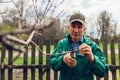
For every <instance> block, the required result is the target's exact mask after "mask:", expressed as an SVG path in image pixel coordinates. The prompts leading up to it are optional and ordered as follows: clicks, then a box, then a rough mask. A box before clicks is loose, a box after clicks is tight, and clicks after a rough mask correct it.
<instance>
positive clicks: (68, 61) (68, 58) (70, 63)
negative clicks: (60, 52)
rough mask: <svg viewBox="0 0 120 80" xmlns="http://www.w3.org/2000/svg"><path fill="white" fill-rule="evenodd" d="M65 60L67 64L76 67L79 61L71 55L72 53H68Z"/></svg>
mask: <svg viewBox="0 0 120 80" xmlns="http://www.w3.org/2000/svg"><path fill="white" fill-rule="evenodd" d="M63 61H64V62H65V64H67V65H68V66H69V67H74V66H76V64H77V61H76V60H75V59H73V58H72V57H71V55H70V53H67V54H66V55H65V56H64V58H63Z"/></svg>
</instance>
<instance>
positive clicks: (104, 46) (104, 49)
mask: <svg viewBox="0 0 120 80" xmlns="http://www.w3.org/2000/svg"><path fill="white" fill-rule="evenodd" d="M107 44H108V43H107V40H104V41H103V52H104V54H105V57H106V62H107V64H108V49H107ZM104 80H109V74H107V75H106V76H105V77H104Z"/></svg>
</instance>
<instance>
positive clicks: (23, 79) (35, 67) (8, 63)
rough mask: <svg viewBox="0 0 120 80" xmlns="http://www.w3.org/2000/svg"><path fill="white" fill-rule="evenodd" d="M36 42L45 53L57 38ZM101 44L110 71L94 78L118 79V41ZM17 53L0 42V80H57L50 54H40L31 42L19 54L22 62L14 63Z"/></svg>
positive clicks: (119, 71)
mask: <svg viewBox="0 0 120 80" xmlns="http://www.w3.org/2000/svg"><path fill="white" fill-rule="evenodd" d="M36 43H37V44H38V45H39V47H40V48H41V49H42V50H45V51H46V53H51V50H52V49H53V48H54V47H53V45H54V46H56V43H57V40H54V41H49V40H37V41H36ZM51 43H52V44H51ZM53 43H54V44H53ZM101 44H102V46H101V45H100V46H101V47H102V49H103V51H104V53H105V56H106V58H107V63H108V64H109V66H110V71H109V74H108V75H106V76H105V77H104V78H102V79H100V78H95V79H96V80H120V41H114V40H111V41H110V42H109V43H108V42H107V41H103V42H102V43H101ZM108 44H109V45H108ZM51 45H52V46H51ZM43 46H44V47H43ZM43 48H44V49H43ZM51 48H52V49H51ZM17 54H18V52H16V51H14V50H12V49H11V48H9V47H7V48H6V46H5V45H3V44H2V43H0V80H58V77H59V76H58V74H59V72H54V71H52V70H51V69H50V67H49V65H48V62H49V58H50V56H45V55H43V54H41V53H40V52H39V51H38V50H37V49H36V48H35V46H34V45H33V44H30V45H29V46H28V47H26V53H25V54H21V55H20V57H19V58H22V59H21V62H22V61H23V63H22V64H19V65H17V64H15V62H17V63H19V59H16V60H15V61H13V60H14V57H15V55H17ZM28 62H30V63H28Z"/></svg>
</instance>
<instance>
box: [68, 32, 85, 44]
mask: <svg viewBox="0 0 120 80" xmlns="http://www.w3.org/2000/svg"><path fill="white" fill-rule="evenodd" d="M66 37H67V38H68V40H69V42H71V43H73V41H72V39H71V37H70V34H66ZM83 39H84V36H82V38H81V39H80V40H79V41H78V42H83Z"/></svg>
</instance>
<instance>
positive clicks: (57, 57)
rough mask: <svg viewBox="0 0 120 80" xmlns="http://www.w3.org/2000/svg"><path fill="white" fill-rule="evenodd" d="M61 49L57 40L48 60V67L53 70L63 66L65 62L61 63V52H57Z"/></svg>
mask: <svg viewBox="0 0 120 80" xmlns="http://www.w3.org/2000/svg"><path fill="white" fill-rule="evenodd" d="M61 50H62V46H61V43H60V42H58V44H57V47H56V48H55V50H54V51H53V53H52V55H51V57H50V61H49V65H50V67H51V68H52V69H53V70H54V71H59V70H60V68H62V67H64V65H65V64H63V63H64V62H63V56H64V55H63V54H59V53H60V52H61Z"/></svg>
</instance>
